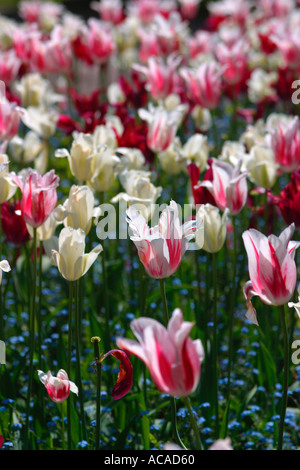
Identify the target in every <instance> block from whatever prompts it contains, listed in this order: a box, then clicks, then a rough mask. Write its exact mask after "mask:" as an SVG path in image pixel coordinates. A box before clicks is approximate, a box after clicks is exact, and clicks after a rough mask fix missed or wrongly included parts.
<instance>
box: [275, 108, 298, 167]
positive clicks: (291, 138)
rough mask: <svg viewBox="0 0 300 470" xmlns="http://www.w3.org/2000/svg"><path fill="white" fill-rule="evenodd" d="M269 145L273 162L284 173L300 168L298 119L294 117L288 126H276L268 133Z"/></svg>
mask: <svg viewBox="0 0 300 470" xmlns="http://www.w3.org/2000/svg"><path fill="white" fill-rule="evenodd" d="M270 144H271V148H272V149H273V152H274V159H275V162H276V163H278V165H279V167H280V169H281V170H282V171H285V172H291V171H294V170H296V169H297V168H298V167H299V166H300V128H299V118H298V116H295V117H294V118H293V119H292V120H291V121H290V122H289V123H288V124H286V125H284V124H281V123H279V124H277V126H276V127H275V129H273V130H272V131H271V133H270Z"/></svg>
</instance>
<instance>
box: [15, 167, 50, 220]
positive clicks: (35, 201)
mask: <svg viewBox="0 0 300 470" xmlns="http://www.w3.org/2000/svg"><path fill="white" fill-rule="evenodd" d="M14 181H15V183H16V184H17V185H18V186H19V188H20V189H21V191H22V200H21V210H22V213H23V216H24V219H25V222H26V223H27V224H29V225H31V226H32V227H39V226H40V225H42V224H43V223H44V222H45V220H46V219H47V218H48V217H49V215H50V214H51V212H52V211H53V209H54V207H55V205H56V202H57V194H56V188H57V186H58V184H59V177H58V176H57V175H56V174H55V171H54V170H51V171H49V172H48V173H46V174H45V175H44V176H41V175H40V174H39V173H38V172H37V171H35V170H32V169H31V168H30V169H29V170H28V171H27V172H26V173H25V175H24V176H22V177H21V176H20V177H19V176H16V175H15V176H14Z"/></svg>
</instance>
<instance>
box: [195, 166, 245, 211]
mask: <svg viewBox="0 0 300 470" xmlns="http://www.w3.org/2000/svg"><path fill="white" fill-rule="evenodd" d="M241 165H242V160H239V162H238V164H237V165H236V166H235V167H233V166H232V165H231V164H230V163H227V162H224V161H221V160H216V159H213V162H212V166H211V168H212V172H213V179H212V181H208V180H205V181H203V182H202V183H201V186H202V187H205V188H207V189H208V190H209V191H210V192H211V194H212V195H213V197H214V199H215V202H216V204H217V206H218V208H219V209H220V210H221V211H224V210H225V209H226V208H228V209H229V211H230V214H231V215H236V214H238V213H239V212H240V211H241V210H242V209H243V207H244V205H245V204H246V200H247V194H248V186H247V180H246V178H247V174H248V173H247V172H242V173H241Z"/></svg>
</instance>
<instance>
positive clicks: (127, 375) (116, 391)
mask: <svg viewBox="0 0 300 470" xmlns="http://www.w3.org/2000/svg"><path fill="white" fill-rule="evenodd" d="M107 356H113V357H115V358H116V359H118V360H119V361H120V366H119V373H118V377H117V381H116V383H115V385H114V387H113V389H112V393H111V395H112V397H113V399H114V400H119V399H120V398H122V397H124V396H125V395H126V394H127V393H128V392H129V390H130V389H131V387H132V383H133V372H132V364H131V362H130V359H129V357H128V355H127V353H126V352H125V351H120V350H119V349H112V350H111V351H108V352H107V353H106V354H104V355H103V356H102V357H101V358H100V362H101V363H102V362H103V361H104V359H105V358H106V357H107Z"/></svg>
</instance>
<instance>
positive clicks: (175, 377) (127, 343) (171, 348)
mask: <svg viewBox="0 0 300 470" xmlns="http://www.w3.org/2000/svg"><path fill="white" fill-rule="evenodd" d="M192 327H193V323H191V322H185V321H183V315H182V311H181V310H180V309H179V308H177V309H175V310H174V312H173V314H172V317H171V319H170V321H169V323H168V327H167V328H165V327H164V326H163V325H162V324H161V323H159V322H158V321H156V320H153V319H152V318H147V317H140V318H138V319H137V320H133V321H132V322H131V329H132V332H133V333H134V335H135V336H136V338H137V340H138V342H136V341H134V340H131V339H126V338H117V345H118V346H119V347H120V348H122V349H124V350H125V351H128V352H130V353H131V354H134V355H135V356H137V357H139V358H140V359H141V360H142V361H143V362H144V363H145V365H146V366H147V367H148V369H149V372H150V375H151V377H152V379H153V381H154V383H155V385H156V386H157V388H158V389H159V390H160V391H161V392H163V393H168V394H169V395H171V396H173V397H187V396H188V395H190V394H191V393H192V392H193V391H194V390H195V389H196V387H197V385H198V383H199V380H200V374H201V363H202V361H203V358H204V350H203V347H202V343H201V341H200V340H199V339H197V340H194V341H193V340H192V339H191V338H190V337H189V333H190V331H191V329H192Z"/></svg>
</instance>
